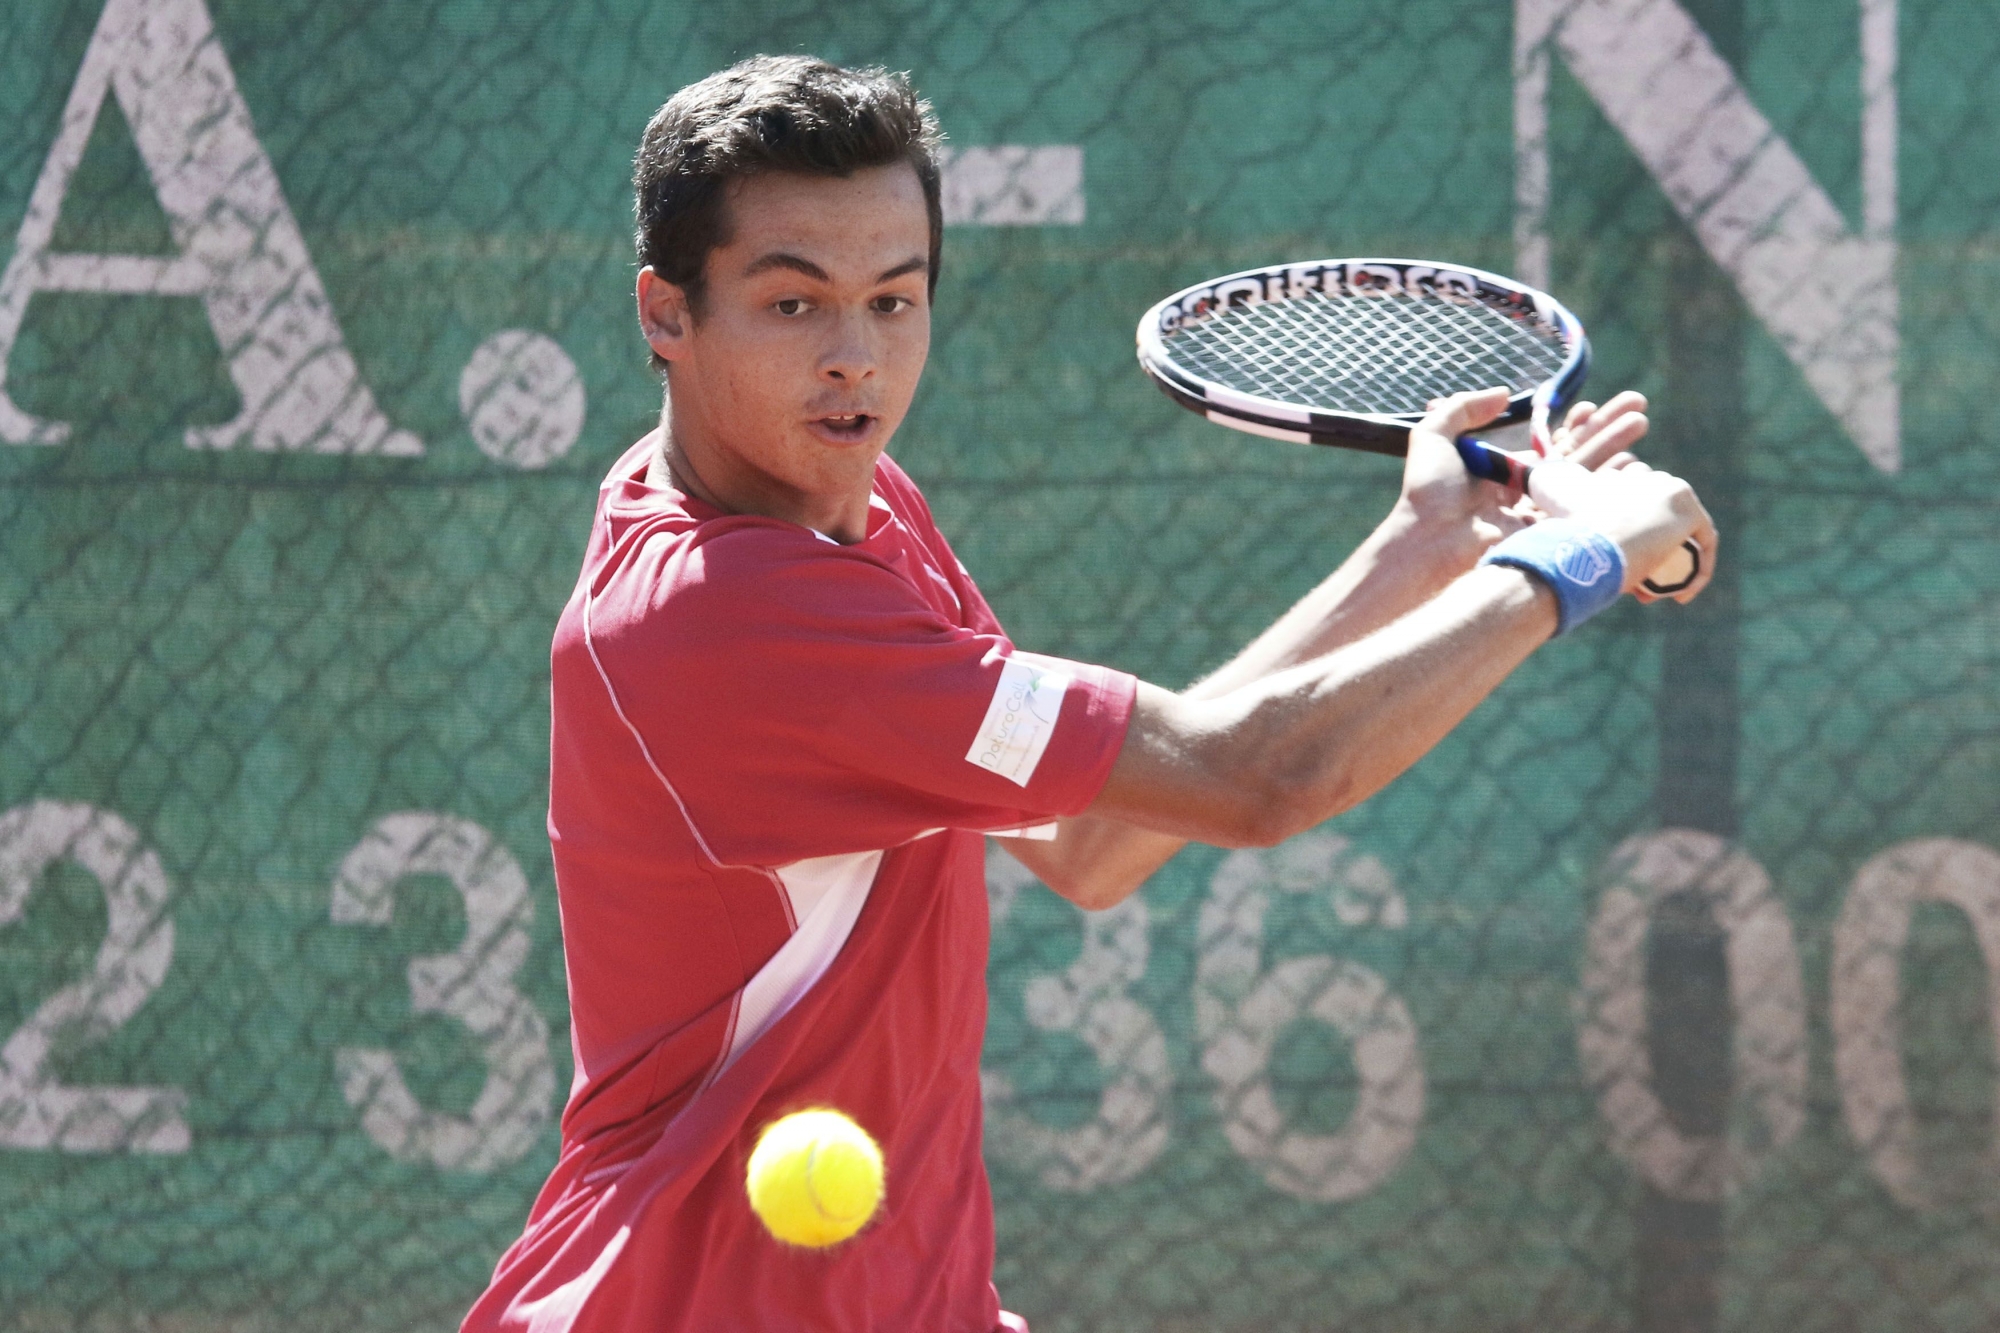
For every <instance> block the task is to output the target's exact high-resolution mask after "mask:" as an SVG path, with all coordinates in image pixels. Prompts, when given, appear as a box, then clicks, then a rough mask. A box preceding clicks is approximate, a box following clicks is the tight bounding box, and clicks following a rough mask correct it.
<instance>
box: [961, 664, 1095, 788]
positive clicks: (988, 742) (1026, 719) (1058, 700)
mask: <svg viewBox="0 0 2000 1333" xmlns="http://www.w3.org/2000/svg"><path fill="white" fill-rule="evenodd" d="M1069 685H1070V678H1069V677H1068V676H1066V675H1064V674H1063V673H1061V672H1059V671H1050V670H1047V669H1045V668H1041V667H1037V666H1032V665H1030V664H1029V663H1027V662H1024V661H1022V660H1021V659H1020V657H1019V656H1016V657H1011V658H1009V659H1008V660H1007V664H1006V666H1005V667H1003V668H1002V669H1001V672H1000V683H999V684H998V685H997V686H996V687H995V688H994V690H993V702H992V703H990V704H988V705H987V707H986V717H985V720H984V721H982V722H981V723H980V724H979V734H978V737H977V738H976V739H975V740H974V741H973V743H972V748H971V749H970V750H968V751H967V752H966V755H965V758H966V761H967V762H968V763H973V764H977V765H979V767H981V768H984V769H987V770H989V771H991V772H994V773H998V774H999V775H1000V776H1001V777H1003V778H1006V779H1007V780H1008V781H1009V782H1012V783H1014V784H1015V785H1017V786H1021V787H1025V786H1027V785H1028V780H1029V779H1030V778H1032V777H1034V775H1035V766H1036V765H1037V764H1039V763H1041V761H1042V752H1043V751H1044V750H1046V749H1048V745H1049V737H1050V736H1052V735H1053V734H1054V733H1055V725H1056V718H1057V716H1058V715H1059V714H1060V713H1061V711H1062V698H1063V694H1064V693H1065V692H1066V691H1067V690H1068V689H1069Z"/></svg>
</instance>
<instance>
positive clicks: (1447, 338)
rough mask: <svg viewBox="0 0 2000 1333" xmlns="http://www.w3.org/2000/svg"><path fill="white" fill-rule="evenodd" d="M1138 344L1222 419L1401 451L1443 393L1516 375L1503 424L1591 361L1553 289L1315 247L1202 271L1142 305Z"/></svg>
mask: <svg viewBox="0 0 2000 1333" xmlns="http://www.w3.org/2000/svg"><path fill="white" fill-rule="evenodd" d="M1138 352H1139V365H1140V367H1141V368H1142V369H1143V370H1144V371H1145V372H1146V375H1147V377H1148V378H1150V379H1151V380H1152V381H1153V382H1154V383H1155V384H1156V385H1158V386H1159V387H1160V389H1161V391H1162V392H1164V393H1165V394H1166V395H1167V396H1168V397H1169V398H1171V399H1173V400H1174V401H1175V402H1177V403H1179V404H1180V405H1181V406H1182V407H1185V408H1187V409H1188V410H1190V411H1193V412H1198V413H1200V414H1201V415H1202V416H1205V417H1207V418H1208V419H1209V420H1210V421H1213V422H1215V423H1217V424H1218V425H1223V426H1228V427H1230V428H1231V429H1234V430H1240V431H1247V432H1249V433H1250V434H1253V435H1263V436H1267V437H1270V438H1273V439H1280V440H1291V441H1294V442H1296V443H1300V444H1326V445H1336V446H1340V447H1343V448H1349V449H1365V450H1368V451H1370V452H1373V453H1383V454H1393V455H1401V454H1403V453H1406V452H1408V449H1409V434H1410V428H1411V427H1412V426H1414V425H1416V424H1417V422H1419V421H1420V420H1422V419H1423V416H1424V412H1425V410H1426V404H1428V403H1429V402H1430V401H1431V400H1432V399H1433V398H1441V397H1444V396H1446V395H1448V394H1453V393H1458V392H1460V391H1462V390H1470V389H1485V388H1491V387H1492V386H1493V385H1495V384H1505V385H1506V386H1507V387H1508V389H1509V390H1510V391H1511V392H1510V396H1509V399H1508V403H1507V410H1506V412H1505V413H1503V414H1502V415H1501V417H1500V418H1499V419H1498V421H1496V422H1495V424H1496V425H1499V424H1506V423H1510V422H1516V421H1523V420H1526V419H1528V418H1529V417H1530V416H1534V415H1537V407H1538V406H1539V407H1540V408H1541V409H1542V412H1543V413H1545V414H1546V413H1555V412H1559V411H1560V410H1561V409H1563V408H1564V407H1567V406H1568V405H1569V404H1570V403H1571V402H1572V401H1574V400H1575V398H1576V396H1577V394H1578V393H1580V392H1581V391H1582V388H1583V381H1584V378H1585V377H1586V376H1587V375H1588V374H1589V373H1590V340H1589V339H1588V338H1587V337H1586V336H1585V335H1584V331H1583V324H1582V322H1581V321H1580V320H1578V319H1577V318H1576V316H1575V315H1573V314H1571V313H1570V311H1569V309H1568V308H1567V307H1565V306H1564V305H1563V304H1562V303H1561V302H1560V301H1557V300H1556V299H1555V298H1554V297H1552V296H1550V295H1549V294H1548V293H1546V292H1541V291H1537V290H1536V289H1535V288H1533V287H1529V286H1526V285H1525V284H1522V283H1518V282H1515V281H1513V280H1512V279H1510V278H1504V277H1501V276H1500V275H1499V274H1496V273H1488V272H1486V271H1485V270H1483V269H1475V268H1467V267H1465V266H1464V265H1462V264H1449V263H1442V262H1438V261H1433V260H1417V259H1315V260H1308V261H1304V262H1300V263H1290V264H1279V265H1274V266H1271V267H1268V268H1257V269H1245V270H1244V271H1242V272H1240V273H1231V274H1228V275H1226V276H1224V277H1220V278H1214V279H1211V280H1210V281H1208V282H1203V283H1197V284H1195V285H1194V286H1192V287H1188V288H1185V289H1183V290H1181V291H1178V292H1175V293H1174V294H1173V295H1172V296H1169V297H1168V298H1167V299H1166V300H1164V301H1161V302H1159V303H1158V304H1157V305H1155V306H1153V307H1152V309H1150V310H1148V311H1147V312H1146V314H1145V316H1144V317H1143V318H1141V319H1140V321H1139V331H1138ZM1538 396H1539V399H1538Z"/></svg>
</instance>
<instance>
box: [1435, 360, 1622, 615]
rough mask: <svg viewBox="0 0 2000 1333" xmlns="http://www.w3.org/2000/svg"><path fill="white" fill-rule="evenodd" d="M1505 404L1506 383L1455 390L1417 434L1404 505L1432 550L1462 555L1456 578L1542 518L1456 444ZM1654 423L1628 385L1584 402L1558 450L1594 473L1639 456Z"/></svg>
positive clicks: (1561, 433) (1558, 438) (1560, 436)
mask: <svg viewBox="0 0 2000 1333" xmlns="http://www.w3.org/2000/svg"><path fill="white" fill-rule="evenodd" d="M1506 408H1507V391H1506V390H1505V389H1499V388H1495V389H1485V390H1482V391H1480V392H1478V393H1458V394H1453V395H1452V396H1451V397H1449V398H1441V399H1438V400H1437V401H1436V402H1434V403H1432V404H1431V411H1430V414H1429V415H1428V416H1426V417H1425V418H1424V419H1423V421H1422V422H1421V423H1419V424H1418V426H1417V427H1416V429H1415V430H1412V431H1411V432H1410V452H1409V456H1408V458H1407V459H1406V460H1405V461H1404V464H1403V493H1402V497H1401V499H1400V500H1399V501H1398V503H1397V508H1398V509H1399V510H1401V511H1403V513H1404V514H1405V515H1406V516H1407V517H1408V518H1409V519H1410V520H1411V521H1412V527H1413V529H1414V531H1415V532H1416V533H1418V534H1419V535H1420V540H1421V542H1422V544H1423V545H1424V546H1425V547H1426V548H1429V549H1443V550H1450V551H1452V552H1454V553H1455V556H1456V558H1457V561H1458V564H1457V567H1456V568H1455V569H1452V570H1451V571H1450V573H1451V575H1452V576H1454V577H1455V576H1456V575H1458V574H1462V573H1464V572H1465V571H1466V570H1468V569H1470V568H1472V566H1473V565H1475V564H1477V563H1478V561H1479V557H1480V556H1482V555H1484V554H1485V553H1486V551H1487V548H1489V547H1491V546H1492V545H1493V544H1494V543H1495V542H1497V541H1499V540H1500V539H1501V538H1503V537H1506V536H1508V535H1509V534H1511V533H1514V532H1518V531H1520V530H1521V529H1522V528H1524V527H1526V526H1527V525H1528V524H1529V523H1532V522H1533V521H1534V520H1535V519H1536V518H1538V517H1540V516H1541V511H1540V510H1539V509H1538V508H1536V507H1535V505H1534V504H1533V503H1532V502H1529V501H1526V500H1524V499H1523V497H1522V496H1520V495H1518V494H1509V493H1508V492H1507V491H1506V490H1505V489H1503V488H1502V487H1499V486H1496V485H1494V484H1493V483H1492V482H1488V481H1481V480H1479V479H1478V478H1477V477H1474V476H1472V475H1471V474H1470V473H1468V472H1467V471H1466V470H1465V464H1464V463H1463V462H1462V461H1461V460H1460V459H1459V456H1458V449H1457V446H1456V445H1455V444H1454V443H1453V441H1454V440H1456V439H1457V438H1458V437H1459V436H1460V435H1463V434H1465V433H1466V432H1467V431H1472V430H1477V429H1479V428H1480V427H1481V426H1484V425H1487V424H1488V423H1490V422H1491V421H1492V420H1493V419H1494V418H1495V417H1497V416H1499V415H1500V413H1502V412H1503V411H1505V410H1506ZM1650 426H1651V423H1650V422H1649V421H1648V420H1647V418H1646V399H1645V396H1644V395H1642V394H1637V393H1633V392H1631V391H1629V390H1628V391H1626V392H1624V393H1621V394H1619V395H1617V396H1616V397H1614V398H1613V399H1612V400H1611V401H1610V402H1608V403H1606V404H1604V405H1603V406H1602V407H1599V406H1598V405H1597V404H1596V403H1578V404H1576V406H1574V407H1572V408H1571V409H1570V411H1569V415H1568V417H1567V418H1565V420H1564V422H1563V424H1562V425H1561V426H1560V427H1558V428H1557V429H1556V431H1555V433H1554V448H1555V452H1557V453H1558V454H1561V455H1563V456H1564V457H1567V458H1570V459H1573V460H1574V461H1575V462H1576V463H1577V464H1578V465H1579V466H1581V467H1585V468H1589V469H1591V470H1593V471H1594V470H1597V469H1600V468H1605V467H1612V468H1623V467H1625V466H1627V465H1629V464H1631V463H1632V462H1634V461H1635V460H1634V459H1633V457H1632V450H1633V448H1634V447H1636V446H1637V445H1638V443H1639V441H1641V440H1643V439H1644V438H1645V437H1646V432H1647V430H1648V429H1649V428H1650ZM1641 595H1642V596H1649V595H1648V594H1643V593H1642V594H1641Z"/></svg>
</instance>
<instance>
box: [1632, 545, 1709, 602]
mask: <svg viewBox="0 0 2000 1333" xmlns="http://www.w3.org/2000/svg"><path fill="white" fill-rule="evenodd" d="M1700 574H1701V547H1699V546H1697V545H1695V541H1694V538H1692V537H1690V538H1688V539H1687V540H1686V541H1684V542H1682V543H1681V549H1680V550H1678V551H1676V552H1674V553H1673V554H1672V555H1670V556H1668V557H1667V561H1666V563H1665V564H1663V565H1661V566H1660V567H1659V568H1658V569H1656V570H1654V571H1653V572H1652V573H1651V574H1648V575H1647V576H1646V580H1645V583H1644V584H1643V585H1642V586H1644V588H1645V589H1646V591H1647V592H1650V593H1653V594H1654V595H1656V596H1660V597H1664V596H1666V595H1668V594H1669V593H1676V592H1679V591H1680V590H1681V589H1682V588H1685V587H1687V586H1688V584H1690V583H1693V582H1694V581H1695V579H1696V578H1697V577H1698V576H1699V575H1700Z"/></svg>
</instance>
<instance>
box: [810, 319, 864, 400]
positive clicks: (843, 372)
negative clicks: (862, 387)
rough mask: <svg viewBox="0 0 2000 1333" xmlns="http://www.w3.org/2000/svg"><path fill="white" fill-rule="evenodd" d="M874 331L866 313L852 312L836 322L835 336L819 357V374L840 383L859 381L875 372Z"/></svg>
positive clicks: (855, 382)
mask: <svg viewBox="0 0 2000 1333" xmlns="http://www.w3.org/2000/svg"><path fill="white" fill-rule="evenodd" d="M875 363H876V354H875V338H874V331H873V330H872V329H870V328H869V326H868V317H867V315H866V314H865V313H860V312H849V313H847V314H845V315H843V316H842V317H841V318H840V319H839V321H837V322H836V323H835V325H834V330H833V340H832V342H831V343H830V344H829V345H828V347H827V349H826V352H825V354H824V355H823V356H822V357H821V359H820V374H822V375H824V376H825V377H826V378H827V379H829V380H833V381H834V382H836V383H840V384H859V383H860V382H861V381H863V380H865V379H867V378H868V377H869V376H870V375H873V374H874V373H875Z"/></svg>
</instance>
